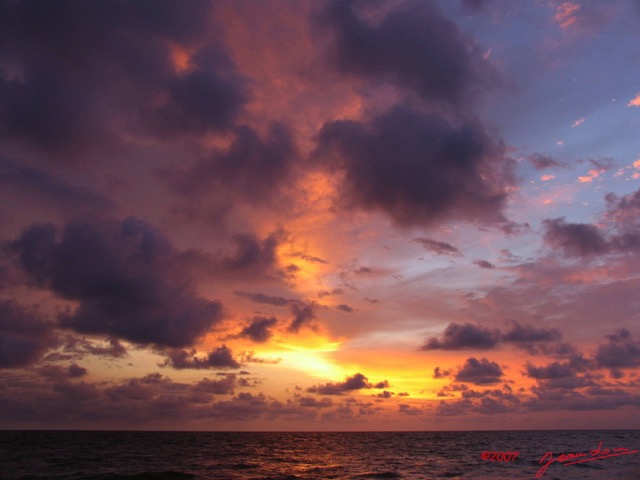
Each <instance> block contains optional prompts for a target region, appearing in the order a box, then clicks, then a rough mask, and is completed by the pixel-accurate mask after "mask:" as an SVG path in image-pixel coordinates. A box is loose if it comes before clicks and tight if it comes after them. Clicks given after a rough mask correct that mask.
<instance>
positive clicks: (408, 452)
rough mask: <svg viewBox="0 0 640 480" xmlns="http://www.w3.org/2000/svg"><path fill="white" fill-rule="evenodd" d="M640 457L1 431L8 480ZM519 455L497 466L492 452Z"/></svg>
mask: <svg viewBox="0 0 640 480" xmlns="http://www.w3.org/2000/svg"><path fill="white" fill-rule="evenodd" d="M601 441H602V442H603V443H602V445H603V446H602V448H603V449H604V448H611V449H613V448H616V447H618V448H623V447H624V448H628V449H636V450H638V449H640V431H637V430H636V431H558V432H418V433H416V432H405V433H403V432H377V433H369V432H367V433H229V432H225V433H219V432H217V433H200V432H198V433H189V432H0V477H2V478H3V479H8V480H15V479H23V480H26V479H45V478H46V479H68V480H82V479H139V480H140V479H185V478H193V479H202V480H209V479H225V480H234V479H238V480H248V479H256V480H258V479H259V480H266V479H291V480H293V479H309V480H315V479H383V478H406V479H444V478H447V479H456V478H459V479H493V480H499V479H519V478H523V479H524V478H528V479H530V478H534V475H535V474H536V472H537V471H538V470H539V468H540V466H541V464H540V460H541V459H542V458H543V456H544V455H545V454H546V453H547V452H550V451H551V452H554V455H559V454H562V453H572V452H580V451H587V452H588V451H589V450H592V449H595V448H597V447H598V444H599V442H601ZM485 451H490V452H491V451H497V452H515V451H517V452H519V454H518V457H517V458H516V460H515V461H510V462H495V461H494V462H492V461H487V460H483V459H482V458H481V454H482V452H485ZM541 478H543V479H548V480H553V479H563V480H578V479H599V480H600V479H606V478H615V479H616V480H625V479H635V480H637V479H639V478H640V454H633V455H625V456H620V457H615V458H603V459H599V460H597V461H591V462H585V463H581V464H576V465H569V466H565V465H562V464H559V463H554V464H552V465H550V466H549V468H548V470H547V472H546V473H545V474H544V476H542V477H541Z"/></svg>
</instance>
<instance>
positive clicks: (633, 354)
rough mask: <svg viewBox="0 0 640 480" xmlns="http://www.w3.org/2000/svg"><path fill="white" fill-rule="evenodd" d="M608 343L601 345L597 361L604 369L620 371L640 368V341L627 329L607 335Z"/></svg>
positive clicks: (597, 353) (596, 357)
mask: <svg viewBox="0 0 640 480" xmlns="http://www.w3.org/2000/svg"><path fill="white" fill-rule="evenodd" d="M607 339H608V340H609V342H608V343H606V344H603V345H599V346H598V350H597V352H596V356H595V360H596V363H597V364H598V366H600V367H603V368H611V369H620V368H633V367H637V366H640V341H638V340H635V339H634V338H633V336H632V335H631V332H629V330H627V329H626V328H622V329H620V330H618V331H617V332H616V333H615V334H613V335H607Z"/></svg>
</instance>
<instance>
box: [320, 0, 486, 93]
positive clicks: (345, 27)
mask: <svg viewBox="0 0 640 480" xmlns="http://www.w3.org/2000/svg"><path fill="white" fill-rule="evenodd" d="M367 6H369V7H370V6H371V4H368V5H367V4H366V3H364V2H358V1H351V0H335V1H332V2H330V3H329V4H328V6H327V7H326V9H325V11H324V15H323V17H322V24H323V25H324V26H325V27H327V28H328V29H329V30H330V31H331V33H332V34H333V44H332V49H331V52H330V54H331V57H332V61H333V63H334V65H335V66H336V68H337V69H338V70H339V71H340V72H343V73H346V74H353V75H357V76H361V77H365V78H374V79H378V80H381V81H391V82H393V83H395V84H397V85H400V86H402V87H404V88H408V89H411V90H412V91H415V92H416V93H418V94H419V95H421V96H422V97H424V98H426V99H428V100H430V101H434V102H447V103H451V104H457V103H459V102H460V101H461V99H463V98H465V97H470V96H472V95H473V93H475V92H477V91H478V90H479V89H481V88H483V87H486V86H487V85H488V84H490V83H491V82H492V81H495V78H492V77H493V75H492V72H491V71H489V69H488V67H487V64H486V63H485V62H484V61H483V59H482V55H481V52H480V49H479V47H478V46H477V45H476V44H474V42H473V41H472V40H471V39H469V38H467V37H466V36H465V35H464V34H463V33H462V32H461V31H460V30H459V29H458V27H457V26H456V25H455V24H454V23H453V22H451V21H450V20H448V19H447V18H445V17H444V16H443V15H442V12H441V11H440V9H439V7H438V6H437V4H436V3H435V2H431V1H420V2H418V1H413V2H406V3H404V4H402V6H400V7H397V8H395V9H393V10H391V11H390V12H389V13H388V14H387V15H386V16H385V17H384V18H382V20H381V21H380V22H379V23H375V24H373V23H372V22H369V21H367V20H365V19H364V18H362V17H361V16H360V15H358V9H360V8H365V9H366V7H367Z"/></svg>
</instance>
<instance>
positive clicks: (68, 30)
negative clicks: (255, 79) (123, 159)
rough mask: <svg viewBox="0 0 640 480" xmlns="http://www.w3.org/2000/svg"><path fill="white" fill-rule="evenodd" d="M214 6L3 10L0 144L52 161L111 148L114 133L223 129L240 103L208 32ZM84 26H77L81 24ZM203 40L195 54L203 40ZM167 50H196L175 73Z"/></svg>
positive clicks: (241, 94)
mask: <svg viewBox="0 0 640 480" xmlns="http://www.w3.org/2000/svg"><path fill="white" fill-rule="evenodd" d="M212 5H213V4H212V3H211V2H204V1H193V2H189V4H188V5H183V4H182V3H181V2H175V1H158V2H155V1H142V2H139V3H136V4H135V5H129V4H127V3H126V2H120V1H114V2H107V3H102V2H99V3H91V4H85V3H84V2H82V1H76V0H71V1H67V2H65V3H64V5H54V4H50V3H46V2H45V3H42V2H39V1H29V0H27V1H24V2H8V3H7V2H4V3H2V6H1V8H0V19H1V20H0V32H1V33H0V43H2V44H3V45H4V46H5V48H3V50H2V52H0V60H1V61H2V62H3V65H7V66H8V68H9V69H10V72H11V75H6V76H5V75H3V78H2V80H0V118H1V119H2V120H0V141H9V142H16V141H18V142H23V143H25V144H28V145H29V146H37V147H40V148H41V149H43V150H44V151H46V152H47V153H48V154H51V155H54V156H56V158H58V159H68V158H71V157H73V156H74V154H75V153H78V152H79V151H82V150H86V149H93V148H96V147H97V146H100V147H106V146H109V147H111V144H112V143H114V141H115V142H117V141H118V138H119V137H120V135H121V131H123V130H124V129H127V130H134V131H135V130H137V131H143V132H148V133H152V134H154V135H156V134H159V135H163V136H167V135H175V134H199V133H205V132H209V131H219V130H223V129H227V128H229V127H230V126H231V125H232V124H233V122H234V120H235V117H236V115H237V114H238V113H239V111H240V110H241V108H242V106H243V104H244V102H245V101H246V98H247V93H246V89H245V88H244V87H243V85H242V79H241V78H240V77H239V75H238V74H237V72H236V70H235V66H234V64H233V62H232V61H231V60H230V57H229V55H228V54H227V53H226V51H225V49H224V47H223V46H222V44H221V43H220V42H219V41H218V40H217V39H216V38H215V37H216V35H215V34H214V32H215V31H216V29H215V28H212V25H211V23H210V22H211V15H210V13H211V8H212ZM79 19H81V21H79ZM203 38H208V39H209V40H213V41H212V42H211V41H210V42H209V43H208V45H207V46H205V47H201V45H202V43H201V42H200V40H201V39H203ZM171 45H176V46H180V47H182V48H188V49H190V50H194V51H195V53H194V54H193V55H192V57H191V59H190V61H191V66H192V68H190V69H187V70H184V71H179V70H178V69H177V68H176V66H175V64H174V61H173V59H172V56H173V52H172V50H171Z"/></svg>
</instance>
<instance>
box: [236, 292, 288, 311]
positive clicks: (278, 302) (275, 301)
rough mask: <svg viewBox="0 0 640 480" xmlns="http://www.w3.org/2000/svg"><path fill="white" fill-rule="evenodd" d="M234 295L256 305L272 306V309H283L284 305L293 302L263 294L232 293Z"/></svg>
mask: <svg viewBox="0 0 640 480" xmlns="http://www.w3.org/2000/svg"><path fill="white" fill-rule="evenodd" d="M233 294H234V295H236V296H238V297H242V298H247V299H249V300H251V301H252V302H256V303H266V304H267V305H273V306H274V307H284V306H285V305H289V304H290V303H291V302H293V300H290V299H286V298H283V297H276V296H273V295H265V294H264V293H249V292H240V291H235V292H233Z"/></svg>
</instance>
